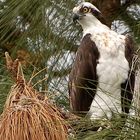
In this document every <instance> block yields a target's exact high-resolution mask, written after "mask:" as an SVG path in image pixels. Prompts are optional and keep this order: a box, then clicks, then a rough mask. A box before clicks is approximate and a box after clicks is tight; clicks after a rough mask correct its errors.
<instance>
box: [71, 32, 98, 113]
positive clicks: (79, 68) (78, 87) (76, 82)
mask: <svg viewBox="0 0 140 140" xmlns="http://www.w3.org/2000/svg"><path fill="white" fill-rule="evenodd" d="M98 58H99V52H98V49H97V47H96V45H95V43H94V42H93V41H91V39H90V34H87V35H85V37H84V38H83V39H82V41H81V45H80V47H79V49H78V51H77V53H76V58H75V62H74V65H73V67H72V70H71V73H70V75H69V85H68V86H69V96H70V107H71V109H72V111H73V112H76V113H79V112H80V113H81V112H85V111H88V110H89V108H90V105H91V102H92V100H93V98H94V95H95V93H96V87H97V84H98V82H97V81H98V77H97V74H96V65H97V63H98Z"/></svg>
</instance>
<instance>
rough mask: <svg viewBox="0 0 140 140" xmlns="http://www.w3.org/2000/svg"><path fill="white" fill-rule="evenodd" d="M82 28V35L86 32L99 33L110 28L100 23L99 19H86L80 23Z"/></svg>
mask: <svg viewBox="0 0 140 140" xmlns="http://www.w3.org/2000/svg"><path fill="white" fill-rule="evenodd" d="M80 24H81V26H82V29H83V35H85V34H87V33H97V32H98V33H99V32H104V31H107V30H110V28H108V27H107V26H106V25H104V24H102V23H101V22H100V21H99V20H96V19H93V20H86V21H85V22H84V21H83V22H81V23H80Z"/></svg>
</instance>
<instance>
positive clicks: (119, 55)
mask: <svg viewBox="0 0 140 140" xmlns="http://www.w3.org/2000/svg"><path fill="white" fill-rule="evenodd" d="M92 39H94V42H95V44H96V46H97V48H98V51H99V53H100V57H99V60H98V62H99V63H98V65H97V67H96V70H97V75H98V82H99V87H100V88H102V89H104V90H106V91H110V90H112V89H114V90H115V89H116V88H119V87H120V85H121V83H123V82H125V80H126V79H127V77H128V71H129V64H128V62H127V60H126V58H125V42H124V39H123V38H121V37H119V36H113V35H110V34H106V35H102V36H101V35H95V36H93V37H92Z"/></svg>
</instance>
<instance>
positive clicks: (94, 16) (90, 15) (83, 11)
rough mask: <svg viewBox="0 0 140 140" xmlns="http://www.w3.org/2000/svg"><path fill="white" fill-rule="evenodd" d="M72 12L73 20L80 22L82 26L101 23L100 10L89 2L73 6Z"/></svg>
mask: <svg viewBox="0 0 140 140" xmlns="http://www.w3.org/2000/svg"><path fill="white" fill-rule="evenodd" d="M73 13H74V16H73V21H74V22H75V21H77V22H78V23H80V24H81V25H82V27H83V28H86V27H90V26H93V25H94V26H97V25H99V24H101V20H102V19H103V16H102V14H101V12H100V10H99V9H98V8H96V7H95V6H94V5H93V4H91V3H89V2H83V3H81V4H80V5H79V6H76V7H74V8H73ZM100 19H101V20H100ZM102 21H103V20H102ZM102 23H103V22H102Z"/></svg>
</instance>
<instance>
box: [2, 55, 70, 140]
mask: <svg viewBox="0 0 140 140" xmlns="http://www.w3.org/2000/svg"><path fill="white" fill-rule="evenodd" d="M6 60H7V68H8V70H9V71H10V72H11V73H12V75H13V78H14V79H15V80H16V84H15V85H13V86H12V87H11V90H10V93H9V96H8V98H7V101H6V103H5V108H4V111H3V113H2V115H1V119H0V120H1V121H0V140H66V139H67V130H68V127H67V123H66V122H65V120H64V119H63V117H62V115H61V113H60V112H59V110H58V109H57V107H56V106H54V105H52V104H51V103H49V100H48V99H47V98H44V97H43V96H41V95H40V94H39V93H38V92H37V91H36V90H35V89H33V88H32V86H31V85H28V84H27V83H26V82H25V79H24V76H23V72H22V68H21V66H20V63H19V62H18V60H15V61H14V62H13V61H12V60H11V58H10V56H9V55H8V53H6Z"/></svg>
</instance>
